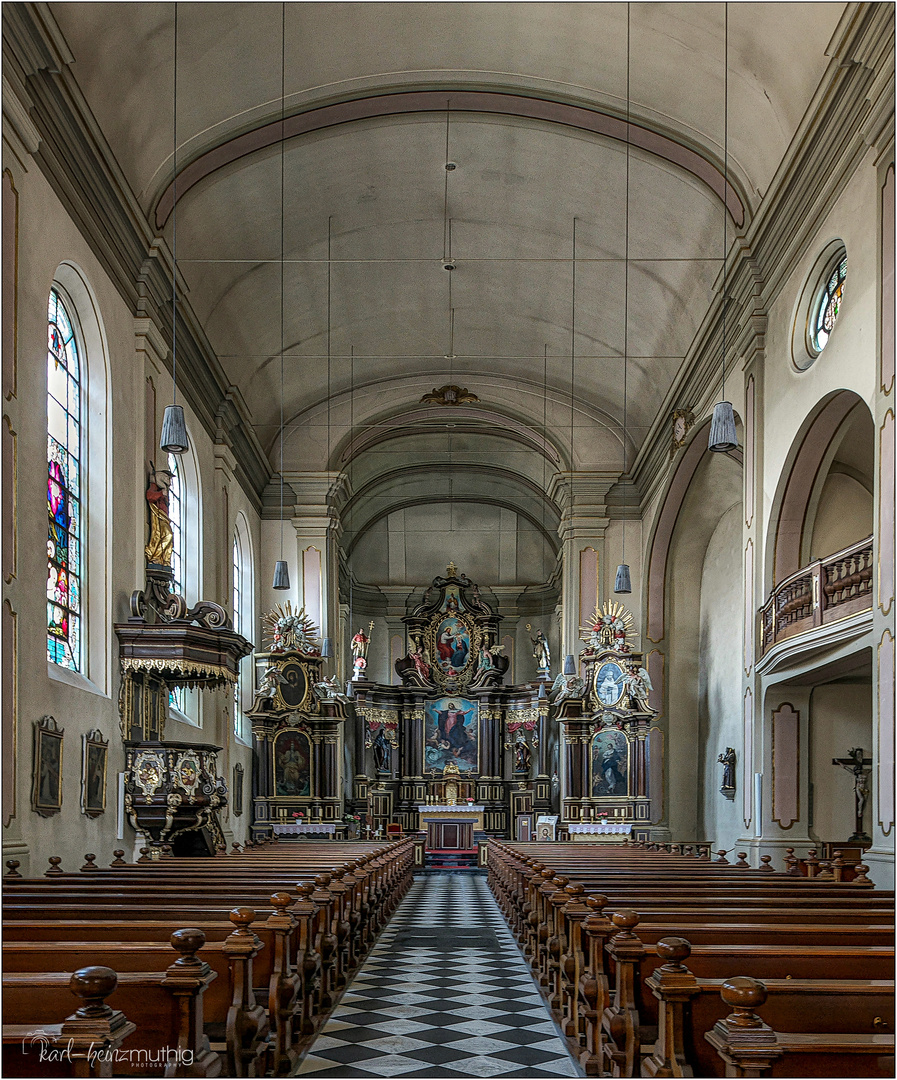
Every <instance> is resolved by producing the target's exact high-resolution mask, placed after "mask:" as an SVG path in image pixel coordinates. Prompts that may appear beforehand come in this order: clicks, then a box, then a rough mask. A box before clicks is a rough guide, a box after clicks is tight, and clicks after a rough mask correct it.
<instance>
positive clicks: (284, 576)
mask: <svg viewBox="0 0 897 1080" xmlns="http://www.w3.org/2000/svg"><path fill="white" fill-rule="evenodd" d="M286 11H287V6H286V4H285V3H284V4H282V5H281V14H280V558H279V559H278V560H277V562H276V563H275V564H274V581H273V582H272V585H271V587H272V588H273V589H278V590H281V591H285V590H287V589H289V587H290V569H289V567H288V566H287V563H286V559H284V557H283V351H284V288H285V282H284V173H285V170H284V153H285V138H284V135H285V130H284V128H285V111H286V85H285V77H286V31H287V26H286V20H287V15H286Z"/></svg>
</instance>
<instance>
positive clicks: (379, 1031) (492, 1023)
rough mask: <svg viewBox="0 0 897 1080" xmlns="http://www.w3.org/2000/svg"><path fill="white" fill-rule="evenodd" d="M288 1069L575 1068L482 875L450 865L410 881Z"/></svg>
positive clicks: (573, 1072)
mask: <svg viewBox="0 0 897 1080" xmlns="http://www.w3.org/2000/svg"><path fill="white" fill-rule="evenodd" d="M294 1075H296V1076H308V1077H321V1078H323V1077H340V1078H342V1077H354V1076H366V1077H374V1076H379V1077H392V1076H396V1077H399V1076H401V1077H416V1076H421V1077H434V1078H435V1077H438V1076H449V1077H453V1078H454V1080H458V1078H459V1077H464V1076H471V1077H489V1076H501V1077H518V1076H519V1077H538V1076H544V1077H560V1076H581V1075H583V1074H582V1072H581V1070H580V1069H579V1066H578V1065H576V1064H574V1062H573V1060H572V1058H571V1057H570V1056H569V1055H568V1054H567V1051H566V1049H565V1047H564V1043H563V1041H562V1040H561V1038H560V1036H559V1034H558V1031H557V1028H556V1027H555V1025H554V1023H553V1022H552V1019H551V1015H550V1014H549V1012H548V1010H547V1008H546V1007H545V1004H544V1003H543V1001H542V998H541V997H540V995H539V991H538V990H537V989H536V987H535V985H534V983H533V980H532V978H531V977H530V974H529V969H528V967H527V965H526V963H525V962H524V960H523V957H522V956H521V955H520V952H519V950H518V949H517V945H516V943H515V941H514V938H513V936H512V935H511V933H510V931H509V930H508V928H507V924H506V923H505V920H504V918H503V917H502V914H501V912H500V911H499V909H498V906H497V905H496V903H495V900H494V899H493V898H492V894H491V893H490V892H489V890H488V888H487V887H486V882H485V879H484V878H482V877H474V876H469V875H462V874H452V873H450V872H448V873H443V874H432V875H429V876H427V877H419V878H417V879H416V881H415V883H414V885H413V886H412V888H411V890H410V891H409V893H408V895H407V896H406V897H405V899H404V900H403V901H402V904H401V905H400V907H399V909H398V911H397V912H396V914H395V915H394V916H393V918H392V919H391V920H390V923H389V925H388V926H387V928H386V930H385V931H384V932H383V934H382V935H381V936H380V939H379V941H378V943H377V945H376V946H375V947H374V949H373V950H372V952H371V954H370V956H369V957H368V959H367V961H366V962H365V964H364V966H363V967H362V968H361V970H360V971H359V972H358V974H357V975H356V976H355V978H354V979H353V980H352V984H351V985H350V986H349V988H348V989H347V991H346V993H345V994H343V997H342V999H341V1001H340V1003H339V1005H338V1006H337V1007H336V1009H335V1010H334V1012H333V1014H332V1016H331V1018H330V1020H329V1021H328V1022H327V1024H326V1025H325V1026H324V1028H323V1029H322V1030H321V1033H320V1034H319V1035H318V1037H317V1038H316V1039H315V1041H314V1042H313V1043H312V1045H311V1049H310V1050H309V1053H308V1055H307V1056H306V1057H305V1059H304V1060H303V1061H302V1062H300V1064H299V1066H298V1068H297V1070H296V1072H295V1073H294Z"/></svg>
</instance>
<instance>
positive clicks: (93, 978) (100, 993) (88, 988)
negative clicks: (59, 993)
mask: <svg viewBox="0 0 897 1080" xmlns="http://www.w3.org/2000/svg"><path fill="white" fill-rule="evenodd" d="M116 986H118V976H117V975H116V974H115V972H114V971H113V970H112V968H107V967H86V968H81V969H80V970H79V971H76V972H75V973H74V975H72V977H71V979H69V989H70V990H71V991H72V993H73V994H76V995H77V996H78V997H79V998H81V999H82V1001H83V1002H84V1004H83V1005H82V1006H81V1007H80V1008H79V1009H78V1010H77V1012H76V1013H75V1016H77V1017H80V1018H81V1019H83V1020H87V1019H97V1018H99V1017H105V1016H111V1015H112V1009H111V1008H110V1007H109V1006H108V1005H107V1004H106V1003H105V999H106V998H107V997H109V995H110V994H111V993H112V991H113V990H114V989H115V988H116Z"/></svg>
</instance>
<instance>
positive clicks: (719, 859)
mask: <svg viewBox="0 0 897 1080" xmlns="http://www.w3.org/2000/svg"><path fill="white" fill-rule="evenodd" d="M713 861H714V862H715V863H725V864H726V866H728V865H729V860H728V859H727V858H726V851H725V849H724V848H720V849H719V851H718V852H717V853H716V858H715V859H714V860H713Z"/></svg>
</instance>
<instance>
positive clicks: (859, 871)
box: [850, 863, 875, 889]
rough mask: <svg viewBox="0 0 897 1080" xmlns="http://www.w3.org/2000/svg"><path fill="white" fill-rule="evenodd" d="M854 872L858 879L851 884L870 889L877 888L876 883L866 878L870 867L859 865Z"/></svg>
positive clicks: (863, 864)
mask: <svg viewBox="0 0 897 1080" xmlns="http://www.w3.org/2000/svg"><path fill="white" fill-rule="evenodd" d="M854 870H855V872H856V877H855V878H854V879H853V881H852V882H851V883H850V884H851V885H865V886H867V888H870V889H873V888H875V882H874V881H871V880H870V879H869V878H868V877H866V875H867V874H868V873H869V867H868V866H867V865H866V864H865V863H857V865H856V866H855V867H854Z"/></svg>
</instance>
